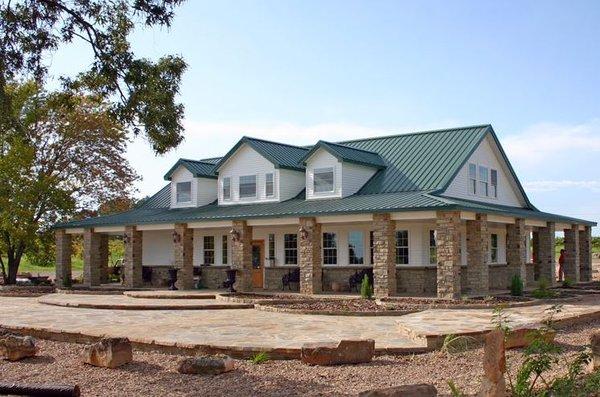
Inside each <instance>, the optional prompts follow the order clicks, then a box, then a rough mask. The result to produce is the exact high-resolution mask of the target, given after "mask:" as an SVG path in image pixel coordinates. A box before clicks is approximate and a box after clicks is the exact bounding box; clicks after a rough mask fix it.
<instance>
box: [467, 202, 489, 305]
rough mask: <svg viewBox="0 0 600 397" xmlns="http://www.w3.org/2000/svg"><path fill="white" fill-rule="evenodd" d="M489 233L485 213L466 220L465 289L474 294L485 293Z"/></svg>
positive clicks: (486, 290)
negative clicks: (471, 219)
mask: <svg viewBox="0 0 600 397" xmlns="http://www.w3.org/2000/svg"><path fill="white" fill-rule="evenodd" d="M489 258H490V233H489V232H488V225H487V215H485V214H477V215H476V219H475V220H474V221H467V291H469V292H470V293H471V294H474V295H486V294H487V293H488V292H489V290H490V280H489V268H488V265H489Z"/></svg>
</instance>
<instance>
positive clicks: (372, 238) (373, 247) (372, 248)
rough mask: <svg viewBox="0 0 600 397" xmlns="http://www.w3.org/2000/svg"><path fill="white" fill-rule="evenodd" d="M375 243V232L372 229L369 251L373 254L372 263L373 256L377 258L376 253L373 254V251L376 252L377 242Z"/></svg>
mask: <svg viewBox="0 0 600 397" xmlns="http://www.w3.org/2000/svg"><path fill="white" fill-rule="evenodd" d="M374 243H375V237H374V232H373V231H372V230H371V231H370V232H369V251H370V254H371V265H372V264H373V262H374V260H373V258H375V255H373V253H374V252H375V244H374Z"/></svg>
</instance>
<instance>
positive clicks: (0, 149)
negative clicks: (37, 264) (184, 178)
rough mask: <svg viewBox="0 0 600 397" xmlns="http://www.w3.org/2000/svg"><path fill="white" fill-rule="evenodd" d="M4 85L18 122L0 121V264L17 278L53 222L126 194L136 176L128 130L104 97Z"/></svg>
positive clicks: (29, 85)
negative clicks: (128, 148)
mask: <svg viewBox="0 0 600 397" xmlns="http://www.w3.org/2000/svg"><path fill="white" fill-rule="evenodd" d="M6 93H7V94H8V95H9V96H10V103H11V104H12V107H11V108H10V109H7V112H9V113H10V114H11V117H13V119H14V120H15V123H13V124H10V126H12V128H7V126H8V125H6V124H4V125H2V128H1V129H0V135H1V137H2V140H1V141H0V180H2V184H0V260H1V262H0V265H1V267H2V271H3V275H4V279H5V280H7V281H8V283H14V281H15V278H16V274H17V270H18V266H19V263H20V261H21V258H22V256H23V255H24V254H25V253H26V252H27V250H33V249H35V248H36V246H39V245H40V244H42V246H43V244H44V243H48V241H49V240H48V237H47V236H46V238H45V239H44V238H42V235H43V234H44V233H47V232H48V229H49V228H50V226H51V225H53V224H54V223H56V222H57V221H59V220H61V219H64V218H65V217H66V216H69V215H72V214H74V213H77V212H80V211H83V210H85V209H87V208H98V207H99V206H100V204H101V203H105V202H110V201H116V200H118V199H120V198H121V197H124V196H125V197H127V196H129V195H130V193H131V191H130V189H131V185H132V182H133V181H134V180H135V179H136V178H137V176H136V175H135V172H134V171H133V170H132V169H131V167H130V166H129V163H128V162H127V160H126V159H125V157H124V152H125V149H126V146H127V142H128V139H127V132H126V130H125V128H124V127H123V126H122V125H121V124H119V123H118V122H116V121H115V120H114V119H113V118H112V117H110V116H109V110H108V106H109V105H107V104H106V103H105V102H104V101H103V100H102V99H101V98H99V97H97V96H90V95H73V94H72V93H69V94H65V93H63V92H56V93H48V92H45V91H43V90H42V89H40V87H39V86H38V85H37V84H35V83H26V84H9V85H7V86H6ZM50 241H51V240H50ZM2 257H5V258H7V265H8V266H5V263H4V261H3V260H2Z"/></svg>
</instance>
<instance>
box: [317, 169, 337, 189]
mask: <svg viewBox="0 0 600 397" xmlns="http://www.w3.org/2000/svg"><path fill="white" fill-rule="evenodd" d="M314 191H315V193H323V192H333V168H331V167H330V168H317V169H315V171H314Z"/></svg>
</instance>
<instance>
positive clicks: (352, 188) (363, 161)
mask: <svg viewBox="0 0 600 397" xmlns="http://www.w3.org/2000/svg"><path fill="white" fill-rule="evenodd" d="M302 161H303V163H304V165H305V167H306V177H305V179H306V181H305V183H306V199H307V200H315V199H324V198H341V197H347V196H350V195H353V194H354V193H356V192H358V191H359V190H360V188H361V187H363V185H364V184H365V183H367V181H368V180H369V179H371V178H372V177H373V175H375V173H376V172H377V171H379V170H381V169H383V168H385V167H386V165H385V162H384V161H383V159H382V158H381V157H380V156H379V154H377V153H374V152H370V151H367V150H362V149H356V148H352V147H349V146H345V145H339V144H335V143H331V142H325V141H319V142H318V143H317V144H316V145H314V146H313V147H312V149H311V150H310V151H309V152H308V153H307V154H306V155H305V156H304V158H303V159H302Z"/></svg>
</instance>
